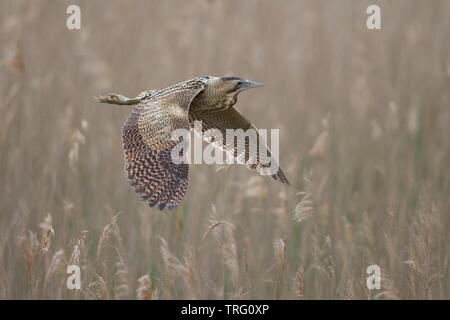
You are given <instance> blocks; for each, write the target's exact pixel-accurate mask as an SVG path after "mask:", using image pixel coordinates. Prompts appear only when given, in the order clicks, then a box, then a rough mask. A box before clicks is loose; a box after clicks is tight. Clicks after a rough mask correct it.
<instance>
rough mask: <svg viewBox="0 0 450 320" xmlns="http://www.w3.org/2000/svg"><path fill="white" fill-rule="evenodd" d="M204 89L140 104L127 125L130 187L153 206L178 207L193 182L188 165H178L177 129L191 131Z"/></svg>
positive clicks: (126, 140)
mask: <svg viewBox="0 0 450 320" xmlns="http://www.w3.org/2000/svg"><path fill="white" fill-rule="evenodd" d="M201 89H202V88H201V87H193V88H183V89H178V90H176V91H174V92H171V93H170V94H165V95H161V96H159V97H158V96H156V97H155V98H152V99H151V100H147V101H146V100H145V99H144V100H143V101H141V102H140V103H139V104H137V105H136V106H135V107H134V108H133V110H132V112H131V114H130V116H129V117H128V119H127V121H126V122H125V124H124V126H123V131H122V133H123V135H122V139H123V148H124V151H125V169H126V174H127V177H128V179H129V181H130V184H131V185H132V186H133V187H134V190H135V191H136V192H137V193H139V194H141V196H142V199H143V200H145V201H148V202H149V205H150V206H151V207H153V206H155V205H158V207H159V209H161V210H162V209H163V208H165V207H166V206H167V207H168V208H169V209H172V208H175V207H177V206H178V205H179V204H180V202H181V200H182V199H183V197H184V194H185V192H186V189H187V185H188V182H189V175H188V171H189V167H188V164H185V163H181V164H175V163H174V162H173V161H172V156H171V153H172V149H173V147H174V146H175V145H177V143H178V142H177V141H172V140H171V135H172V131H173V130H177V129H186V130H189V119H188V110H189V105H190V103H191V100H192V98H193V97H194V96H195V95H196V94H197V93H198V92H199V91H200V90H201Z"/></svg>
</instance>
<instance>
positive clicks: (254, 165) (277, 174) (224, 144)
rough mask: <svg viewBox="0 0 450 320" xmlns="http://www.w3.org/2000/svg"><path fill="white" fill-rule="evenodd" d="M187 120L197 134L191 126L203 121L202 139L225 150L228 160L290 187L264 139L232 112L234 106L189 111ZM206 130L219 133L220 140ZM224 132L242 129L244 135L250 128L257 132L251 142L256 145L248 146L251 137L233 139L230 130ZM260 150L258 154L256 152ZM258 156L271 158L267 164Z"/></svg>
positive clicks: (238, 113) (241, 116)
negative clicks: (233, 160) (233, 159)
mask: <svg viewBox="0 0 450 320" xmlns="http://www.w3.org/2000/svg"><path fill="white" fill-rule="evenodd" d="M189 120H190V125H191V127H194V130H195V131H197V128H196V127H195V126H193V124H194V121H202V129H201V130H202V136H203V139H204V140H205V141H206V142H208V143H212V144H213V145H214V146H215V147H216V148H219V149H220V150H224V151H226V152H227V154H229V155H230V156H231V157H234V158H235V159H238V160H239V162H240V163H245V166H246V167H247V168H249V169H254V170H256V171H257V172H258V173H260V174H262V175H270V176H272V177H273V178H274V179H275V180H278V181H280V182H282V183H283V184H286V185H289V181H288V180H287V178H286V176H285V175H284V173H283V171H282V170H281V168H280V167H279V165H278V163H277V162H276V160H275V159H274V158H273V157H272V156H271V154H270V150H269V148H268V147H267V144H266V142H265V141H264V139H262V138H261V136H260V135H259V132H258V130H257V129H256V128H255V126H253V125H252V124H251V123H250V121H249V120H247V119H246V118H245V117H244V116H243V115H242V114H241V113H240V112H239V111H238V110H237V109H235V108H234V106H231V107H229V108H228V109H226V110H220V111H213V112H208V111H206V112H201V111H200V112H192V111H191V112H189ZM209 129H217V130H219V131H220V133H221V136H222V141H221V140H220V139H218V140H217V139H215V137H214V133H213V132H212V130H209ZM226 129H235V130H236V129H242V130H243V131H244V132H245V131H247V130H248V129H253V130H254V132H255V133H256V135H255V139H256V141H254V143H255V142H256V145H253V146H252V147H250V146H249V142H250V138H248V139H236V138H235V136H234V135H233V134H231V133H230V131H228V132H227V130H226ZM197 133H199V132H197ZM260 147H261V151H260V150H259V149H260ZM261 155H262V156H263V157H264V156H266V157H267V158H268V159H270V162H267V161H263V160H264V158H262V157H261ZM268 159H267V160H268ZM271 165H272V167H271Z"/></svg>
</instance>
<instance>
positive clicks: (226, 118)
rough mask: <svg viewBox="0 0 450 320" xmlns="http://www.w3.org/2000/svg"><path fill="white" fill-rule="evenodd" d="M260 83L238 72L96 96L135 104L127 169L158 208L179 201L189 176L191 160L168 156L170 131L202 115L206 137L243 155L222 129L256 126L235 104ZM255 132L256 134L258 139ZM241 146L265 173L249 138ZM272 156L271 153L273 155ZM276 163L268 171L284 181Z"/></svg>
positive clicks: (127, 132)
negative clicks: (214, 134)
mask: <svg viewBox="0 0 450 320" xmlns="http://www.w3.org/2000/svg"><path fill="white" fill-rule="evenodd" d="M259 86H262V83H259V82H253V81H248V80H244V79H241V78H238V77H221V78H218V77H209V76H206V77H199V78H195V79H192V80H188V81H184V82H181V83H179V84H176V85H174V86H171V87H168V88H165V89H161V90H151V91H144V92H142V93H141V94H140V95H138V96H137V97H136V98H133V99H129V98H127V97H124V96H122V95H119V94H109V95H107V96H104V97H98V98H96V99H97V100H98V101H100V102H103V103H112V104H120V105H135V106H134V108H133V110H132V111H131V114H130V115H129V117H128V119H127V120H126V121H125V123H124V126H123V130H122V133H123V135H122V140H123V148H124V151H125V168H126V173H127V176H128V179H129V181H130V184H131V185H132V186H133V187H134V190H135V191H136V192H137V193H139V194H141V196H142V200H145V201H148V202H149V205H150V206H151V207H153V206H155V205H158V207H159V209H160V210H162V209H164V208H165V207H166V206H167V207H168V208H169V209H173V208H176V207H177V206H178V205H179V204H180V203H181V201H182V200H183V197H184V194H185V193H186V189H187V186H188V182H189V174H188V171H189V165H188V164H186V163H178V164H176V163H174V161H173V160H172V159H173V158H172V156H171V153H172V149H173V148H174V147H175V146H176V145H177V144H178V142H177V141H173V140H172V139H171V135H172V132H173V131H174V130H177V129H186V130H190V128H191V127H193V128H194V130H195V126H194V125H193V124H194V121H199V120H200V121H202V126H201V131H202V133H201V134H202V136H203V138H204V140H206V141H207V142H208V143H212V144H213V146H214V147H216V148H219V149H220V150H224V151H226V152H227V153H228V154H229V155H231V156H232V157H234V158H238V157H241V159H242V155H238V153H237V149H238V145H237V144H238V143H236V140H234V139H226V137H227V134H229V132H227V130H226V129H242V130H244V131H246V130H248V129H253V130H256V128H255V127H254V126H253V125H252V124H251V122H250V121H248V120H247V119H246V118H245V117H244V116H242V115H241V113H240V112H239V111H238V110H236V108H235V107H234V104H235V103H236V100H237V95H238V94H239V93H240V92H242V91H244V90H247V89H250V88H254V87H259ZM208 129H216V130H219V132H221V133H222V136H223V141H220V139H212V138H211V136H209V135H208V134H207V132H210V131H207V130H208ZM256 132H258V131H256ZM259 138H260V137H259V135H258V142H259ZM230 140H231V141H230ZM258 145H259V144H258ZM241 147H242V145H241ZM263 148H266V150H265V151H264V152H266V154H268V155H269V156H270V152H269V150H268V148H267V145H265V144H264V145H263ZM240 150H242V149H240ZM244 150H245V154H244V156H245V158H244V159H245V160H244V161H243V162H244V163H245V166H246V167H248V168H249V169H254V170H256V171H258V172H259V173H260V174H266V173H263V172H264V168H267V167H268V166H270V164H269V165H268V164H266V163H263V162H262V161H260V157H259V154H260V153H258V154H256V155H255V150H253V151H252V150H250V148H249V147H248V141H245V146H244ZM257 151H258V152H259V150H257ZM250 160H252V161H250ZM271 161H275V159H273V157H271ZM276 168H277V171H275V173H272V174H270V175H271V176H272V177H273V178H274V179H275V180H278V181H280V182H282V183H283V184H289V182H288V180H287V179H286V177H285V176H284V174H283V172H282V171H281V168H279V167H278V164H277V167H276Z"/></svg>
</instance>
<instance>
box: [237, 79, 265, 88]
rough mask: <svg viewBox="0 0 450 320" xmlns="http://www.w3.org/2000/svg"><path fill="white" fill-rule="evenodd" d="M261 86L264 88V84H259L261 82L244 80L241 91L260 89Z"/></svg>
mask: <svg viewBox="0 0 450 320" xmlns="http://www.w3.org/2000/svg"><path fill="white" fill-rule="evenodd" d="M262 86H264V83H261V82H256V81H250V80H245V81H243V82H242V88H243V89H250V88H257V87H262Z"/></svg>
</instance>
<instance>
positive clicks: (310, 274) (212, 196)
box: [0, 0, 450, 299]
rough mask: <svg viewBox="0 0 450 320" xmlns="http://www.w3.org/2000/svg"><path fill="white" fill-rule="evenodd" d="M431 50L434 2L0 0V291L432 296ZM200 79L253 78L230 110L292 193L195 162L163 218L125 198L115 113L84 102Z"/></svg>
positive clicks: (439, 114)
mask: <svg viewBox="0 0 450 320" xmlns="http://www.w3.org/2000/svg"><path fill="white" fill-rule="evenodd" d="M69 4H78V5H79V6H80V7H81V19H82V21H81V30H68V29H67V28H66V18H67V14H66V7H67V6H68V5H69ZM369 4H378V5H380V6H381V9H382V30H377V31H369V30H367V28H366V18H367V14H366V12H365V11H366V8H367V6H368V5H369ZM449 39H450V2H449V1H444V0H443V1H406V0H404V1H400V0H398V1H376V0H374V1H359V0H353V1H350V0H349V1H332V0H330V1H316V0H314V1H256V0H255V1H219V0H216V1H214V0H210V1H206V0H195V1H16V0H14V1H1V2H0V43H1V45H0V59H1V66H0V70H1V72H0V146H1V154H0V181H1V187H0V298H13V299H22V298H33V299H34V298H39V299H41V298H50V299H58V298H69V299H71V298H81V299H90V298H106V299H114V298H117V299H125V298H132V299H134V298H136V297H138V296H139V297H144V296H146V297H149V296H150V294H151V296H152V297H153V298H162V299H168V298H203V299H217V298H219V299H220V298H226V299H229V298H233V297H234V298H265V299H273V298H282V299H294V298H306V299H324V298H327V299H347V298H348V299H353V298H361V299H367V298H379V299H385V298H388V299H389V298H403V299H411V298H415V299H423V298H426V299H428V298H433V299H444V298H445V299H448V298H450V285H449V284H450V276H449V256H450V201H449V199H448V196H449V195H450V139H449V137H450V128H449V123H450V109H449V108H450V90H449V89H450V41H449ZM201 75H214V76H225V75H234V76H241V77H243V78H246V79H250V80H255V81H261V82H264V83H265V84H266V86H265V87H264V88H262V89H257V90H256V89H255V90H251V91H249V92H245V93H243V94H241V96H240V97H239V101H238V108H239V109H240V110H241V111H242V112H243V113H244V114H245V115H246V116H247V117H248V118H250V119H252V120H253V121H254V123H255V124H256V126H258V127H261V128H279V129H280V144H281V145H280V151H281V154H280V161H281V165H282V167H283V168H284V171H285V173H286V175H287V177H288V178H289V179H290V181H291V182H292V185H293V187H292V188H291V189H287V190H285V189H284V188H283V187H282V186H281V185H280V184H279V183H277V182H276V181H272V180H271V179H269V178H260V177H257V176H256V175H255V174H254V173H252V172H250V171H248V170H247V169H245V168H243V167H238V166H231V167H229V168H228V169H224V170H220V171H217V172H216V169H217V168H216V167H213V166H206V165H203V166H193V167H191V171H190V173H191V183H190V185H189V189H188V193H187V195H186V197H185V200H184V202H183V205H182V206H181V207H180V208H179V209H178V210H176V211H170V212H169V211H164V212H159V211H158V210H157V209H151V208H149V207H148V206H147V205H146V204H145V203H143V202H140V201H139V198H138V197H137V196H136V195H135V193H134V192H133V191H132V189H131V188H130V186H129V184H128V181H127V179H126V177H125V175H124V169H123V154H122V146H121V127H122V123H123V122H124V120H125V119H126V117H127V115H128V113H129V112H130V108H129V107H118V106H110V105H103V104H99V103H96V102H95V101H94V99H93V98H92V97H93V96H95V95H99V94H105V93H108V92H112V91H114V92H119V93H122V94H125V95H129V96H133V95H135V94H137V93H139V92H140V91H143V90H147V89H155V88H162V87H165V86H168V85H171V84H175V83H177V82H180V81H183V80H186V79H189V78H193V77H197V76H201ZM299 191H302V192H306V193H304V194H297V192H299ZM302 199H303V201H301V200H302ZM299 203H300V205H298V204H299ZM213 205H214V206H215V209H212V206H213ZM296 207H297V209H296ZM118 213H120V215H119V217H118V218H117V222H116V223H112V224H110V223H111V221H112V219H113V216H115V215H116V214H118ZM50 226H52V228H53V230H54V231H55V234H54V235H53V234H52V233H51V232H50V233H49V232H48V230H49V227H50ZM105 226H106V227H105ZM210 227H214V228H213V229H209V231H208V228H210ZM280 239H282V240H280ZM77 248H78V250H79V251H77ZM68 264H78V265H80V266H81V270H82V290H79V291H69V290H68V289H67V288H66V287H65V281H66V275H65V273H64V272H65V268H66V266H67V265H68ZM370 264H378V265H380V267H381V270H382V289H381V290H374V291H369V290H368V289H367V288H366V268H367V266H368V265H370ZM145 275H148V276H147V277H145V278H144V279H143V280H141V282H140V283H141V290H140V291H139V292H140V294H139V295H138V294H137V292H136V289H137V288H138V287H139V282H138V279H139V278H141V277H142V276H145ZM150 281H151V282H152V284H150ZM144 289H145V290H144Z"/></svg>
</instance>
